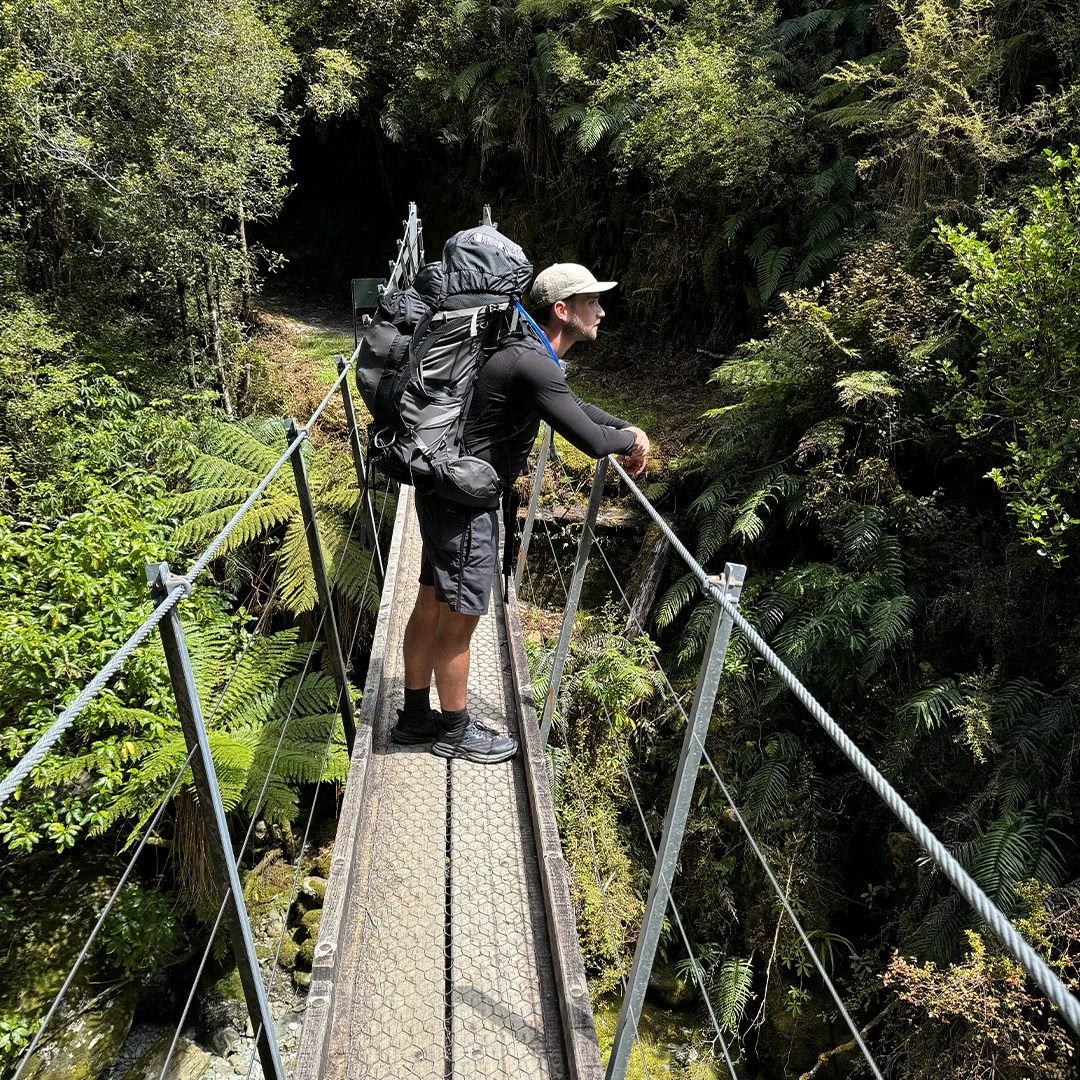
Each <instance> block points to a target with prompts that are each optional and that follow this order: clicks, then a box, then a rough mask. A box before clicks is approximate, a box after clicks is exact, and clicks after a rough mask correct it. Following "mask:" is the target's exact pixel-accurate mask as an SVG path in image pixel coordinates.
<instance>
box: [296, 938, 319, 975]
mask: <svg viewBox="0 0 1080 1080" xmlns="http://www.w3.org/2000/svg"><path fill="white" fill-rule="evenodd" d="M314 959H315V939H314V938H313V937H309V938H306V939H305V940H304V941H302V942H301V943H300V948H299V949H298V950H297V953H296V962H297V964H303V965H304V967H306V968H310V967H311V964H312V961H314Z"/></svg>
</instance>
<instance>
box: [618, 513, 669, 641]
mask: <svg viewBox="0 0 1080 1080" xmlns="http://www.w3.org/2000/svg"><path fill="white" fill-rule="evenodd" d="M670 560H671V543H670V542H669V541H668V538H667V537H666V536H665V535H664V534H663V533H662V532H661V531H660V529H659V528H658V527H657V526H655V525H652V526H650V527H649V528H648V529H647V530H646V532H645V539H644V540H643V541H642V544H641V554H640V555H639V556H638V559H637V562H636V564H635V565H636V567H637V570H636V571H635V573H634V575H633V577H632V579H631V581H630V587H629V589H628V590H627V597H628V598H629V599H630V612H629V615H628V616H627V619H626V628H625V629H624V630H623V635H624V636H625V637H628V638H629V639H630V640H631V641H633V639H634V638H636V637H637V636H638V634H640V633H641V632H642V631H643V630H645V629H647V627H648V623H649V612H650V611H652V606H653V604H654V603H655V601H656V593H657V591H658V590H659V588H660V582H661V581H663V579H664V574H665V573H666V572H667V567H668V562H670ZM639 628H640V629H639Z"/></svg>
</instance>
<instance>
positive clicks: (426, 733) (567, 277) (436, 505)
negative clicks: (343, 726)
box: [390, 263, 649, 764]
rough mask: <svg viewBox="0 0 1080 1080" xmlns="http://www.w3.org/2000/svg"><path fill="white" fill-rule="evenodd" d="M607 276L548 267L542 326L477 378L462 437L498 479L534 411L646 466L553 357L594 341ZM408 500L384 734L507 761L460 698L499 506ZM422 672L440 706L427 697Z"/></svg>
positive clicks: (523, 454) (579, 441)
mask: <svg viewBox="0 0 1080 1080" xmlns="http://www.w3.org/2000/svg"><path fill="white" fill-rule="evenodd" d="M616 284H617V282H614V281H597V280H596V278H595V277H594V276H593V275H592V274H591V273H590V272H589V271H588V270H587V269H586V268H585V267H584V266H579V265H578V264H577V263H556V264H555V265H553V266H549V267H548V268H547V269H546V270H544V271H542V272H541V273H540V274H539V275H538V276H537V278H536V281H534V282H533V285H532V289H531V290H530V294H529V295H530V298H531V300H532V304H533V307H534V309H535V311H534V321H535V323H536V324H537V326H538V327H539V330H540V332H541V333H540V334H539V335H538V334H537V333H536V332H535V331H534V330H533V329H531V328H523V329H522V330H519V331H518V332H516V333H513V334H511V335H509V336H508V337H507V338H505V339H504V340H503V341H502V343H501V344H500V345H499V347H498V348H497V349H496V350H495V352H494V353H493V354H492V356H491V358H490V359H489V360H488V361H487V363H486V364H485V365H484V368H483V370H482V371H481V373H480V375H479V377H478V378H477V381H476V385H475V388H474V390H473V398H472V404H471V407H470V410H469V415H468V420H467V423H466V428H465V444H466V447H467V450H468V452H469V453H470V454H473V455H475V456H477V457H479V458H481V459H483V460H485V461H487V462H488V463H490V464H491V465H492V466H493V467H494V468H495V470H496V472H498V474H499V476H500V477H501V478H502V480H503V483H504V484H505V485H506V486H507V487H509V486H510V485H511V484H512V483H513V482H514V480H515V478H516V477H517V476H518V475H520V473H521V472H522V470H523V469H524V467H525V464H526V462H527V460H528V456H529V451H530V450H531V449H532V446H533V443H534V442H535V441H536V437H537V435H538V433H539V431H540V421H541V420H543V421H544V422H545V423H547V424H548V425H549V426H551V427H552V428H554V429H555V430H556V431H557V432H558V433H559V434H560V435H562V436H563V438H565V439H566V440H567V441H568V442H569V443H571V444H572V445H573V446H575V447H577V448H578V449H579V450H580V451H582V453H585V454H588V455H589V456H590V457H594V458H600V457H604V456H605V455H607V454H619V455H623V456H624V464H625V466H626V468H627V471H628V472H629V473H630V474H631V475H632V476H637V475H639V474H640V473H641V471H642V470H643V469H644V468H645V461H646V459H647V457H648V454H649V440H648V437H647V436H646V434H645V432H644V431H642V430H641V429H640V428H637V427H634V426H633V425H632V424H630V423H629V422H628V421H626V420H620V419H619V418H618V417H617V416H611V415H610V414H609V413H606V412H604V410H603V409H600V408H598V407H597V406H595V405H590V404H589V403H588V402H584V401H582V400H581V399H580V398H578V397H577V396H576V395H575V394H574V393H573V392H572V391H571V390H570V388H569V386H567V384H566V377H565V376H564V374H563V371H562V366H561V364H560V362H559V361H560V360H561V359H562V357H563V356H564V355H565V354H566V351H567V350H568V349H569V348H570V346H571V345H573V344H574V343H575V342H577V341H593V340H595V339H596V332H597V328H598V327H599V325H600V320H601V319H602V318H603V317H604V309H603V308H602V307H601V306H600V293H602V292H606V291H607V290H608V289H612V288H614V287H615V285H616ZM415 498H416V512H417V516H418V518H419V520H420V533H421V536H422V538H423V555H422V559H421V566H420V590H419V593H418V594H417V597H416V605H415V607H414V608H413V612H412V615H411V616H410V618H409V623H408V625H407V626H406V628H405V642H404V656H405V708H404V709H403V710H402V711H401V712H400V714H399V721H398V723H397V725H396V726H395V727H393V728H392V729H391V731H390V735H391V738H392V739H393V740H394V741H395V742H397V743H405V744H414V743H421V742H427V741H428V740H433V742H432V747H431V752H432V753H433V754H437V755H438V756H439V757H444V758H464V759H465V760H466V761H473V762H478V763H481V764H495V763H497V762H500V761H506V760H507V759H508V758H510V757H512V756H513V755H514V753H515V752H516V751H517V740H516V739H513V738H511V737H510V736H509V735H505V734H503V733H502V732H498V731H494V730H492V729H491V728H489V727H487V726H485V725H483V724H481V723H479V722H477V721H474V720H471V719H470V717H469V709H468V705H467V703H466V687H467V684H468V678H469V643H470V641H471V640H472V635H473V631H474V630H475V629H476V624H477V623H478V622H479V621H480V617H481V616H482V615H484V614H485V613H486V612H487V609H488V600H489V597H490V595H491V582H492V578H493V577H494V575H495V571H496V566H497V564H498V547H499V526H498V512H497V511H496V510H486V509H480V510H476V509H472V508H469V507H464V506H460V505H457V504H454V503H450V502H447V501H445V500H443V499H440V498H438V497H437V496H435V495H423V494H421V493H420V492H419V491H418V492H417V493H416V496H415ZM432 673H434V675H435V684H436V687H437V688H438V692H439V701H440V704H441V706H442V711H441V712H437V711H435V710H434V709H432V708H431V705H430V701H429V688H430V686H431V676H432Z"/></svg>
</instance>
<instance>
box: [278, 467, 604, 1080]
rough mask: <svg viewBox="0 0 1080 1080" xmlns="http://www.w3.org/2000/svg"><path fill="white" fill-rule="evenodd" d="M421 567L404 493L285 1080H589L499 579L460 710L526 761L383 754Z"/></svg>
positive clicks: (516, 633)
mask: <svg viewBox="0 0 1080 1080" xmlns="http://www.w3.org/2000/svg"><path fill="white" fill-rule="evenodd" d="M419 566H420V537H419V532H418V529H417V526H416V517H415V512H414V510H413V499H412V489H411V488H402V491H401V498H400V499H399V505H398V512H397V518H396V521H395V526H394V535H393V542H392V546H391V551H390V557H389V559H388V563H387V575H386V583H385V586H384V589H383V598H382V605H381V608H380V612H379V620H378V625H377V628H376V632H375V640H374V643H373V647H372V656H371V666H370V669H369V673H368V679H367V685H366V687H365V692H364V700H363V704H362V707H361V710H360V713H359V718H358V725H357V738H356V744H355V747H354V751H353V756H352V764H351V769H350V773H349V780H348V784H347V786H346V790H345V795H344V799H343V802H342V809H341V818H340V821H339V824H338V834H337V840H336V843H335V847H334V854H333V861H332V867H331V873H330V878H329V882H328V886H327V893H326V899H325V902H324V906H323V916H322V921H321V923H320V927H319V936H318V941H317V944H316V947H315V960H314V964H313V971H312V984H311V990H310V992H309V996H308V1009H307V1014H306V1019H305V1021H304V1027H303V1031H302V1035H301V1042H300V1048H299V1055H298V1060H297V1067H296V1073H295V1077H296V1080H316V1078H321V1077H325V1078H333V1080H345V1078H348V1080H361V1078H364V1080H366V1078H372V1080H382V1078H385V1077H422V1078H429V1080H437V1078H438V1080H444V1078H448V1077H474V1076H475V1077H481V1076H482V1077H508V1078H509V1077H514V1078H528V1077H535V1078H537V1080H549V1078H550V1080H563V1078H572V1080H577V1078H582V1080H584V1078H589V1080H592V1078H594V1077H599V1076H600V1075H601V1067H600V1058H599V1051H598V1049H597V1045H596V1034H595V1030H594V1027H593V1021H592V1015H591V1012H590V1007H589V996H588V991H587V987H586V984H585V977H584V971H583V969H582V963H581V955H580V952H579V950H578V944H577V937H576V928H575V924H574V918H573V912H572V910H571V908H570V902H569V889H568V884H567V877H566V867H565V864H564V862H563V860H562V854H561V850H560V847H559V840H558V833H557V830H556V826H555V818H554V811H553V808H552V804H551V797H550V793H549V789H548V785H547V779H546V774H545V771H544V765H543V751H542V747H541V746H540V744H539V734H538V731H537V726H536V716H535V712H534V711H533V705H532V698H531V695H530V693H529V681H528V670H527V667H526V665H525V654H524V645H523V642H522V639H521V628H520V622H519V620H518V618H517V609H516V600H515V601H514V602H512V603H511V604H509V605H508V606H504V605H503V603H502V602H501V601H502V597H501V595H500V587H501V579H498V581H497V583H496V585H495V590H494V594H493V597H492V603H491V608H490V611H489V613H488V615H487V616H485V617H484V618H483V619H481V621H480V624H479V626H478V627H477V630H476V634H475V635H474V637H473V642H472V664H471V668H470V674H469V709H470V712H471V714H472V716H473V717H474V718H475V719H478V720H481V721H483V722H485V723H488V724H490V725H491V726H493V727H497V728H502V729H507V730H509V731H510V733H511V734H513V735H516V736H517V737H518V739H519V741H520V742H521V745H522V749H521V750H520V751H519V753H518V754H517V755H515V757H514V758H513V759H511V760H510V761H508V762H505V763H503V764H500V765H474V764H471V763H469V762H465V761H452V762H447V761H445V760H443V759H441V758H437V757H435V756H433V755H432V754H431V753H430V752H429V749H430V748H429V746H428V745H427V744H423V745H421V746H417V747H402V746H397V745H396V744H395V743H393V742H392V741H391V740H390V739H389V737H388V729H389V727H390V726H391V725H392V724H393V723H395V722H396V717H397V714H396V709H397V708H398V707H400V705H401V703H402V700H403V686H404V682H403V665H402V659H401V641H402V635H403V633H404V629H405V623H406V622H407V620H408V617H409V613H410V611H411V609H412V604H413V601H414V600H415V596H416V581H417V576H418V573H419Z"/></svg>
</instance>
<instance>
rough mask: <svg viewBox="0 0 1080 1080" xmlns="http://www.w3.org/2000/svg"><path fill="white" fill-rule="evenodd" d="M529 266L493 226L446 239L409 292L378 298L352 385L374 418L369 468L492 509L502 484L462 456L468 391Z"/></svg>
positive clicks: (492, 473)
mask: <svg viewBox="0 0 1080 1080" xmlns="http://www.w3.org/2000/svg"><path fill="white" fill-rule="evenodd" d="M531 279H532V264H531V263H530V262H529V261H528V259H526V257H525V253H524V252H523V251H522V250H521V248H520V247H518V245H517V244H515V243H514V242H513V241H512V240H509V239H507V237H505V236H503V235H502V234H501V233H500V232H498V231H497V230H496V229H494V228H493V227H492V226H490V225H479V226H477V227H476V228H473V229H465V230H464V231H462V232H459V233H457V234H456V235H454V236H452V237H450V239H449V240H447V242H446V245H445V247H444V248H443V255H442V262H439V263H428V265H427V266H425V267H423V269H421V270H420V271H419V273H418V274H417V275H416V278H415V279H414V281H413V283H412V285H411V286H410V287H409V288H408V289H402V290H400V291H398V292H395V293H392V294H391V295H390V296H384V297H383V298H382V299H381V300H380V301H379V307H378V310H377V311H376V313H375V316H374V317H373V319H372V321H371V324H370V325H369V326H368V328H367V330H366V331H365V333H364V336H363V339H362V340H361V342H360V353H359V356H358V357H357V361H356V385H357V388H358V389H359V391H360V395H361V397H363V399H364V403H365V404H366V405H367V407H368V409H369V410H370V411H371V415H372V417H373V418H374V419H373V421H372V423H371V424H370V425H369V429H368V456H369V461H370V462H371V463H372V464H374V465H377V466H378V468H379V469H380V471H381V472H383V473H384V474H385V475H387V476H390V477H392V478H393V479H395V480H400V481H401V482H402V483H406V484H412V485H413V486H414V487H416V488H417V489H418V490H419V491H422V492H425V493H433V494H436V495H439V496H440V497H442V498H444V499H448V500H450V501H451V502H456V503H461V504H463V505H465V506H477V507H494V506H497V505H498V502H499V496H500V494H501V492H502V486H503V485H502V480H501V479H500V478H499V476H498V474H497V473H496V472H495V470H494V469H493V468H492V467H491V465H489V464H488V463H487V462H486V461H481V460H480V459H479V458H477V457H473V456H472V455H470V454H467V453H466V452H465V450H464V446H463V437H464V429H465V420H466V417H467V416H468V412H469V404H470V402H471V400H472V389H473V384H474V383H475V382H476V377H477V375H479V373H480V371H481V369H482V368H483V366H484V364H485V363H486V362H487V359H488V357H489V356H490V355H491V353H492V352H493V351H494V349H495V346H496V345H497V343H498V340H499V338H500V337H501V336H502V335H503V334H505V332H506V330H507V329H508V315H509V312H510V311H511V310H512V309H513V304H514V301H515V300H517V298H518V297H519V296H520V295H521V293H522V292H523V291H524V290H525V288H526V286H528V284H529V282H530V280H531Z"/></svg>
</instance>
